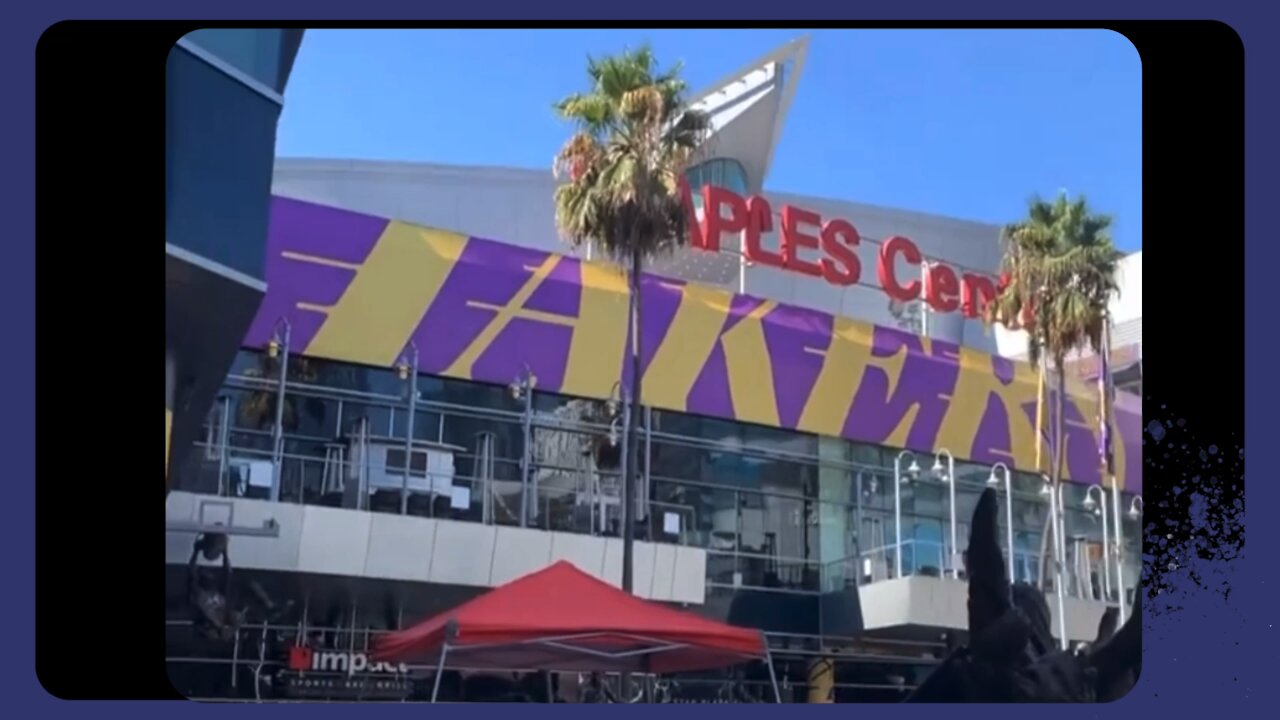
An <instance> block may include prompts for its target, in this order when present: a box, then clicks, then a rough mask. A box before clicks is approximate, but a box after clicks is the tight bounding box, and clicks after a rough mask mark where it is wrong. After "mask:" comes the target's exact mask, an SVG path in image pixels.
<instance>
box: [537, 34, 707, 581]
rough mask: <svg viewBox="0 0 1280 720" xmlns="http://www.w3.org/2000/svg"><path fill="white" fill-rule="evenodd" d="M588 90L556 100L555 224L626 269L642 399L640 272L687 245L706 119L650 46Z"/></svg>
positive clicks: (627, 569)
mask: <svg viewBox="0 0 1280 720" xmlns="http://www.w3.org/2000/svg"><path fill="white" fill-rule="evenodd" d="M587 76H588V78H589V79H590V84H591V85H590V89H589V90H587V91H586V92H584V93H578V94H574V95H570V96H569V97H567V98H565V99H563V100H561V101H560V102H558V103H556V105H555V110H556V112H557V113H558V114H559V115H560V117H561V118H563V119H565V120H568V121H571V122H573V123H574V124H575V125H576V126H577V130H576V132H575V133H574V134H573V136H572V137H570V138H569V140H568V142H566V143H565V145H564V147H563V148H561V150H560V152H559V154H558V155H557V156H556V160H555V169H556V175H557V177H561V176H567V182H565V183H563V184H561V185H560V186H559V187H557V188H556V192H555V204H556V224H557V225H558V226H559V228H560V232H561V233H562V234H563V235H564V236H565V237H566V238H567V239H568V241H569V242H570V243H572V244H573V245H574V246H575V247H577V246H581V245H584V244H586V243H591V244H592V245H593V246H594V247H597V248H599V249H600V250H602V251H603V252H604V253H605V255H607V256H608V257H610V258H611V259H613V260H614V261H616V262H618V263H619V264H621V265H623V266H624V267H626V269H627V271H628V273H629V285H630V298H629V301H628V306H629V307H628V315H629V317H628V321H629V322H630V323H631V337H632V342H631V348H630V349H631V352H632V355H631V370H632V372H631V387H630V391H629V397H630V400H631V402H632V403H634V406H638V405H639V403H640V399H641V378H640V358H641V349H640V342H641V336H640V328H641V322H640V318H641V311H640V276H641V272H642V270H643V268H644V264H645V261H646V260H647V259H649V258H653V257H656V256H659V255H662V254H664V253H669V252H671V251H673V250H674V249H675V248H677V247H680V246H683V245H684V244H686V243H687V242H688V232H687V230H688V226H689V223H690V222H693V221H694V219H693V218H690V217H688V216H686V213H685V208H684V204H683V203H682V201H681V191H680V186H681V183H682V181H683V178H684V173H685V169H686V168H687V167H688V164H689V161H690V158H691V157H692V156H693V154H694V153H695V152H696V151H697V150H698V148H699V147H700V146H701V144H702V142H703V140H704V139H705V138H706V136H707V134H708V131H709V128H710V120H709V118H708V117H707V115H706V114H705V113H703V112H700V111H697V110H692V109H689V108H687V107H685V106H684V102H683V94H684V91H685V83H684V82H683V81H682V80H681V79H680V66H679V65H676V66H675V67H673V68H671V69H669V70H667V71H665V72H660V71H659V70H658V62H657V60H656V59H655V58H654V56H653V53H652V52H651V51H650V50H649V48H648V47H641V48H639V49H637V50H627V51H624V52H623V53H622V54H620V55H616V56H613V57H606V58H603V59H600V60H594V59H590V58H589V59H588V60H587ZM639 417H640V413H639V412H632V413H631V427H630V432H629V437H630V439H631V444H630V446H629V447H628V448H627V453H628V458H629V462H628V463H627V467H628V468H629V471H628V473H627V476H626V477H624V478H623V482H622V488H623V490H622V494H623V502H622V508H623V510H622V527H623V565H622V587H623V589H624V590H626V591H628V592H630V591H631V589H632V587H631V585H632V582H631V581H632V567H631V566H632V561H631V558H632V535H633V532H634V529H633V526H634V521H633V519H632V515H633V513H634V510H635V508H634V500H633V496H634V486H635V482H634V478H633V477H632V475H633V473H634V472H635V469H636V468H637V467H638V464H637V462H636V460H637V455H638V453H637V448H638V436H639Z"/></svg>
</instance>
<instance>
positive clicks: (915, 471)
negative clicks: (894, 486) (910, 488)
mask: <svg viewBox="0 0 1280 720" xmlns="http://www.w3.org/2000/svg"><path fill="white" fill-rule="evenodd" d="M920 472H921V471H920V463H918V462H916V459H915V458H914V457H913V458H911V465H910V466H909V467H907V474H906V475H903V476H902V480H901V482H904V483H907V482H911V481H912V480H919V479H920Z"/></svg>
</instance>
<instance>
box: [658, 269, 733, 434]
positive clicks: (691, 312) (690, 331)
mask: <svg viewBox="0 0 1280 720" xmlns="http://www.w3.org/2000/svg"><path fill="white" fill-rule="evenodd" d="M731 299H732V295H730V294H729V293H727V292H724V291H723V290H715V289H712V288H708V287H698V286H695V285H686V286H684V287H683V288H682V289H681V298H680V307H679V308H677V309H676V315H675V317H674V318H672V320H671V327H670V328H669V329H668V330H667V335H666V337H665V338H664V339H663V342H662V344H661V345H659V346H658V350H657V352H655V353H654V355H653V360H651V361H650V362H649V367H648V369H646V370H645V374H644V403H645V404H646V405H653V406H655V407H662V408H668V409H671V410H687V409H688V407H687V403H688V400H689V392H690V391H691V390H692V389H693V383H694V382H696V381H697V379H698V375H699V373H701V372H702V368H703V367H704V366H705V365H706V364H707V359H708V358H709V357H711V351H712V349H714V348H715V345H716V343H717V342H718V341H719V339H720V337H719V336H720V329H721V328H722V327H724V321H725V318H727V317H728V316H729V302H730V300H731Z"/></svg>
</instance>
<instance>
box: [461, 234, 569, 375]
mask: <svg viewBox="0 0 1280 720" xmlns="http://www.w3.org/2000/svg"><path fill="white" fill-rule="evenodd" d="M562 259H563V258H562V257H561V256H559V255H549V256H547V259H546V260H543V261H542V264H541V265H539V266H538V267H537V268H536V269H534V271H533V274H532V275H530V276H529V279H528V280H526V281H525V282H524V285H522V286H521V287H520V289H519V290H518V291H516V294H515V296H513V297H512V298H511V300H510V301H509V302H507V304H506V305H504V306H503V307H494V306H492V305H488V306H486V305H483V304H481V303H474V302H469V303H467V304H468V305H470V306H472V307H487V308H488V309H490V310H494V311H495V315H494V318H493V319H492V320H490V321H489V324H488V325H486V326H485V328H484V330H482V331H480V334H479V335H477V336H476V338H475V339H474V340H472V341H471V344H470V345H468V346H467V349H466V350H463V351H462V354H461V355H459V356H458V358H457V359H456V360H454V361H453V364H452V365H450V366H449V367H448V368H447V369H446V370H445V371H444V374H445V375H451V376H453V377H459V378H464V379H467V380H470V379H471V369H472V366H473V365H475V362H476V360H479V359H480V354H481V353H483V352H484V351H485V350H487V349H488V348H489V345H491V344H492V343H493V341H494V339H496V338H497V337H498V334H499V333H501V332H502V331H503V330H504V329H506V327H507V325H508V324H509V323H510V322H511V321H512V320H513V319H515V317H516V316H517V315H523V314H524V313H526V312H528V311H526V310H524V304H525V303H526V302H528V301H529V298H530V297H531V296H532V295H533V293H534V291H535V290H537V289H538V286H539V285H541V284H542V281H543V280H546V279H547V276H549V275H551V271H552V270H554V269H555V267H556V265H558V264H559V263H560V261H561V260H562ZM557 317H558V316H557Z"/></svg>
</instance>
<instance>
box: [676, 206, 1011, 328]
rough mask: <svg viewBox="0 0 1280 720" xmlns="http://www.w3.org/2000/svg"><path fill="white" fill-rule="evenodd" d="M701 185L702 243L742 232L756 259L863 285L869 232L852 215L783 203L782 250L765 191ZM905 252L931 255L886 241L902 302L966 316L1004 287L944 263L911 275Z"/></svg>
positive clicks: (898, 239) (707, 245) (697, 228)
mask: <svg viewBox="0 0 1280 720" xmlns="http://www.w3.org/2000/svg"><path fill="white" fill-rule="evenodd" d="M681 192H682V194H683V196H684V204H685V211H686V212H687V213H688V214H689V216H690V217H696V214H695V213H694V203H693V192H692V190H691V189H690V187H689V185H688V183H687V182H686V183H683V185H682V188H681ZM701 192H702V207H703V211H704V212H703V214H702V218H701V220H699V222H697V223H693V224H691V225H690V228H689V232H690V234H691V236H692V237H691V238H690V244H691V245H693V246H694V247H696V248H698V249H701V250H706V251H709V252H719V251H720V241H721V238H722V237H723V236H724V235H725V234H733V233H742V236H743V247H744V249H743V254H745V255H746V257H747V259H748V260H749V261H751V262H753V263H757V264H760V265H766V266H769V267H775V268H779V269H783V270H788V271H790V272H796V273H801V274H803V275H809V276H812V277H820V278H822V279H823V280H826V281H827V282H829V283H831V284H832V285H836V286H846V285H854V284H857V282H858V280H859V279H860V278H861V277H862V263H861V261H860V260H859V259H858V254H857V252H856V248H857V247H858V245H860V244H861V242H862V236H861V235H860V234H859V233H858V229H857V228H856V227H854V225H853V223H851V222H849V221H848V220H845V219H843V218H829V219H826V220H824V219H823V217H822V216H821V215H819V214H818V213H816V212H813V211H812V210H806V209H804V208H800V207H796V206H795V205H783V206H782V211H781V212H780V213H779V217H780V219H781V222H780V227H779V228H778V229H779V235H780V241H779V249H778V250H777V251H774V250H770V249H766V248H765V247H763V245H762V243H761V236H762V235H763V234H764V233H767V232H771V231H772V230H773V210H772V208H771V207H770V206H769V201H768V200H766V199H765V198H763V197H761V196H759V195H754V196H752V197H750V198H744V197H742V196H741V195H738V194H737V193H735V192H733V191H731V190H727V189H725V188H722V187H717V186H715V185H704V186H702V191H701ZM898 258H901V259H902V260H904V261H905V262H906V263H907V264H908V265H911V266H915V267H917V268H918V267H920V266H921V264H922V263H924V255H922V254H921V253H920V248H919V247H917V246H916V244H915V243H914V242H912V241H911V240H910V239H908V238H905V237H903V236H901V235H893V236H891V237H889V238H887V239H886V240H885V241H884V242H883V243H881V245H880V252H879V254H878V255H877V260H876V275H877V278H878V280H879V282H880V287H881V288H883V289H884V292H885V294H887V295H888V296H889V297H891V298H893V299H894V300H898V301H900V302H910V301H912V300H916V299H919V298H921V297H923V298H924V300H925V302H927V303H928V304H929V307H930V308H931V309H932V310H933V311H934V312H938V313H949V312H955V311H956V310H959V311H960V312H962V313H963V314H964V315H965V317H970V318H976V317H979V316H980V315H981V314H982V310H983V308H984V307H985V306H986V304H987V303H989V302H991V301H992V300H994V299H995V297H996V295H997V293H998V292H999V290H1000V285H999V284H998V283H997V281H996V280H995V279H994V278H991V277H988V276H986V275H978V274H975V273H968V272H957V271H956V270H954V269H952V268H950V267H948V266H947V265H945V264H942V263H936V262H931V263H928V269H927V272H925V273H924V274H923V280H921V279H919V274H917V276H916V277H915V278H913V279H910V280H906V281H903V280H902V279H901V278H899V277H898V274H897V270H896V263H897V260H898Z"/></svg>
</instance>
